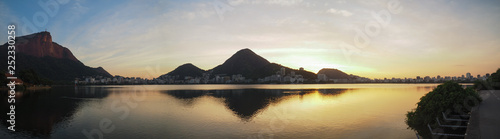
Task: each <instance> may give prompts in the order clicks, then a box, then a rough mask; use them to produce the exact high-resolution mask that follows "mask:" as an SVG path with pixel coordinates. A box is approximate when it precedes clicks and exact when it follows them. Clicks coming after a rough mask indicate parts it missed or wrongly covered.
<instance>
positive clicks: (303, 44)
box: [0, 0, 500, 78]
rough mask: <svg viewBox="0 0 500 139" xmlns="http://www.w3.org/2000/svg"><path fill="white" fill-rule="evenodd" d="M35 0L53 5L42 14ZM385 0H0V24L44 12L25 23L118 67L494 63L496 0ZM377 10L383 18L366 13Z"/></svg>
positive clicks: (414, 67) (359, 68)
mask: <svg viewBox="0 0 500 139" xmlns="http://www.w3.org/2000/svg"><path fill="white" fill-rule="evenodd" d="M37 2H42V3H43V2H48V3H51V2H52V3H57V5H58V7H59V9H58V11H57V12H55V13H53V16H51V15H49V14H50V13H47V12H46V11H45V10H44V9H43V8H42V7H44V6H41V5H39V4H38V3H37ZM391 2H394V1H390V0H373V1H362V0H337V1H332V0H317V1H305V0H185V1H182V0H179V1H168V0H145V1H111V0H102V1H91V0H60V1H58V0H41V1H36V2H31V1H30V2H26V1H2V2H0V11H1V13H0V18H1V19H3V20H2V21H1V22H0V26H5V28H6V26H7V24H16V25H17V26H18V28H19V27H23V26H25V25H26V23H25V22H24V21H23V18H24V19H26V20H28V21H30V22H32V24H36V23H37V22H36V21H34V20H33V17H34V16H40V15H41V14H45V15H46V16H47V17H48V18H47V19H48V20H46V21H47V22H46V23H45V24H43V22H40V21H43V20H41V18H39V19H37V20H39V22H38V23H39V24H38V25H41V26H36V25H35V26H36V31H35V32H38V31H43V30H45V29H47V30H48V31H49V32H51V34H52V37H53V41H55V42H57V43H59V44H62V45H63V46H65V47H67V48H69V49H70V50H71V51H72V52H73V54H74V55H75V56H76V57H77V58H78V59H80V60H81V61H82V62H83V63H85V64H86V65H89V66H92V67H97V66H102V67H104V68H105V69H106V70H108V71H109V72H110V73H111V74H114V75H122V76H135V77H147V78H152V77H157V76H159V75H161V74H164V73H167V72H169V71H171V70H173V69H174V68H175V67H177V66H179V65H182V64H184V63H193V64H194V65H197V66H199V67H200V68H202V69H210V68H213V67H215V66H217V65H218V64H221V63H223V62H224V60H226V59H227V58H229V57H230V56H231V55H232V54H233V53H235V52H236V51H238V50H240V49H243V48H250V49H252V50H254V51H255V52H256V53H257V54H260V55H261V56H263V57H265V58H267V59H268V60H269V61H271V62H276V63H280V64H283V65H285V66H289V67H292V68H299V67H304V68H305V69H306V70H310V71H312V72H317V71H318V70H319V69H321V68H323V67H325V68H338V69H341V70H343V71H345V72H347V73H352V74H357V75H360V76H366V77H370V78H383V77H388V78H390V77H403V78H404V77H415V76H425V75H429V76H436V75H441V76H459V75H462V74H465V73H466V72H471V73H472V74H474V75H477V74H485V73H491V72H493V71H495V70H496V69H497V68H499V67H500V64H498V63H500V55H499V54H498V53H499V52H500V39H499V37H500V26H499V23H500V14H498V13H500V2H499V1H498V0H474V1H471V0H429V1H416V0H399V1H397V2H399V3H400V4H399V8H401V11H400V12H391V11H390V9H391V8H390V7H389V6H388V5H390V4H392V3H391ZM214 5H216V6H219V7H222V8H219V9H220V10H223V11H224V10H225V12H223V13H219V14H218V13H217V8H215V7H214ZM52 8H53V7H52ZM384 11H385V13H389V15H390V20H387V18H385V17H384V18H383V19H385V21H389V22H386V23H387V24H382V23H381V22H377V20H376V19H375V18H374V16H373V13H378V14H380V13H384ZM42 24H43V25H42ZM366 26H368V28H369V30H368V32H370V31H371V32H372V34H371V35H369V36H368V38H369V43H366V44H367V45H364V47H361V46H358V45H356V43H355V41H356V37H358V36H359V35H358V33H357V32H356V30H360V31H361V32H363V33H365V34H366V33H367V30H366V28H365V27H366ZM377 27H378V28H377ZM30 33H33V31H23V30H22V29H18V34H17V35H26V34H30ZM6 35H7V34H6V33H5V34H0V40H1V42H5V41H6ZM351 52H352V53H351ZM151 69H152V70H151Z"/></svg>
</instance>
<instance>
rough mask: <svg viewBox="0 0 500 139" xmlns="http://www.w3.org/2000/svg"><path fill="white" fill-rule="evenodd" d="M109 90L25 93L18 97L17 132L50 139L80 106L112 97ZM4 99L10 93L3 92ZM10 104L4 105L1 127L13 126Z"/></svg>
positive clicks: (63, 89) (58, 89)
mask: <svg viewBox="0 0 500 139" xmlns="http://www.w3.org/2000/svg"><path fill="white" fill-rule="evenodd" d="M108 94H109V93H108V91H107V89H105V88H99V87H90V88H89V87H85V88H73V87H54V88H52V89H49V90H37V91H25V92H18V93H17V94H16V103H15V108H16V109H15V110H16V111H15V112H16V127H15V129H16V132H17V133H19V132H23V134H30V135H31V136H34V137H41V138H48V137H49V136H50V134H51V133H52V131H53V130H54V128H55V127H56V126H65V125H66V124H64V123H65V122H66V121H67V120H69V119H70V118H71V117H72V116H73V114H74V113H75V112H76V111H77V109H78V106H79V105H80V104H81V103H82V102H85V101H87V100H92V99H100V98H104V97H107V96H108ZM0 98H2V100H6V99H7V94H5V93H2V95H1V96H0ZM9 106H10V104H8V103H7V101H2V102H0V113H3V114H0V119H2V122H0V127H1V128H4V129H6V127H7V126H10V124H9V123H7V121H6V120H3V119H7V118H9V117H7V115H6V114H5V113H8V112H9V110H10V109H9Z"/></svg>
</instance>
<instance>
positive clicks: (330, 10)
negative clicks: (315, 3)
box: [326, 8, 353, 17]
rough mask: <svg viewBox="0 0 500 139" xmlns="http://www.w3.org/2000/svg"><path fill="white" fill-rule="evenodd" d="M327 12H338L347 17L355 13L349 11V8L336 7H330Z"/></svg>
mask: <svg viewBox="0 0 500 139" xmlns="http://www.w3.org/2000/svg"><path fill="white" fill-rule="evenodd" d="M326 12H327V13H330V14H338V15H342V16H345V17H349V16H351V15H353V13H351V12H349V11H347V10H337V9H334V8H330V9H328V10H326Z"/></svg>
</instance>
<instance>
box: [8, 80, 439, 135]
mask: <svg viewBox="0 0 500 139" xmlns="http://www.w3.org/2000/svg"><path fill="white" fill-rule="evenodd" d="M436 86H437V84H322V85H135V86H78V87H53V88H52V89H50V90H42V91H28V92H18V93H17V95H16V132H10V131H8V130H7V125H9V124H8V123H7V122H6V120H5V119H7V118H8V117H7V115H6V114H5V113H7V112H8V110H9V109H8V105H7V96H6V95H5V94H6V93H2V96H1V97H2V98H3V99H2V102H0V105H1V107H0V109H1V111H2V113H4V114H1V115H0V118H1V119H2V122H0V128H2V129H1V130H0V138H87V136H92V137H93V138H99V136H101V135H102V137H104V138H119V139H123V138H403V139H404V138H408V139H415V138H416V135H415V132H413V131H412V130H409V129H407V125H406V124H405V123H404V119H405V114H406V112H407V111H409V110H411V109H413V108H415V107H416V105H415V104H416V103H417V102H418V101H419V98H420V97H422V96H423V95H424V94H426V93H427V92H429V91H431V90H432V89H433V88H434V87H436ZM102 127H103V128H102ZM86 134H87V135H86Z"/></svg>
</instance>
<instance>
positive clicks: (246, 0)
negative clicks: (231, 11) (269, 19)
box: [228, 0, 302, 6]
mask: <svg viewBox="0 0 500 139" xmlns="http://www.w3.org/2000/svg"><path fill="white" fill-rule="evenodd" d="M228 3H229V4H230V5H232V6H238V5H242V4H269V5H281V6H291V5H297V4H300V3H302V0H228Z"/></svg>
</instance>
